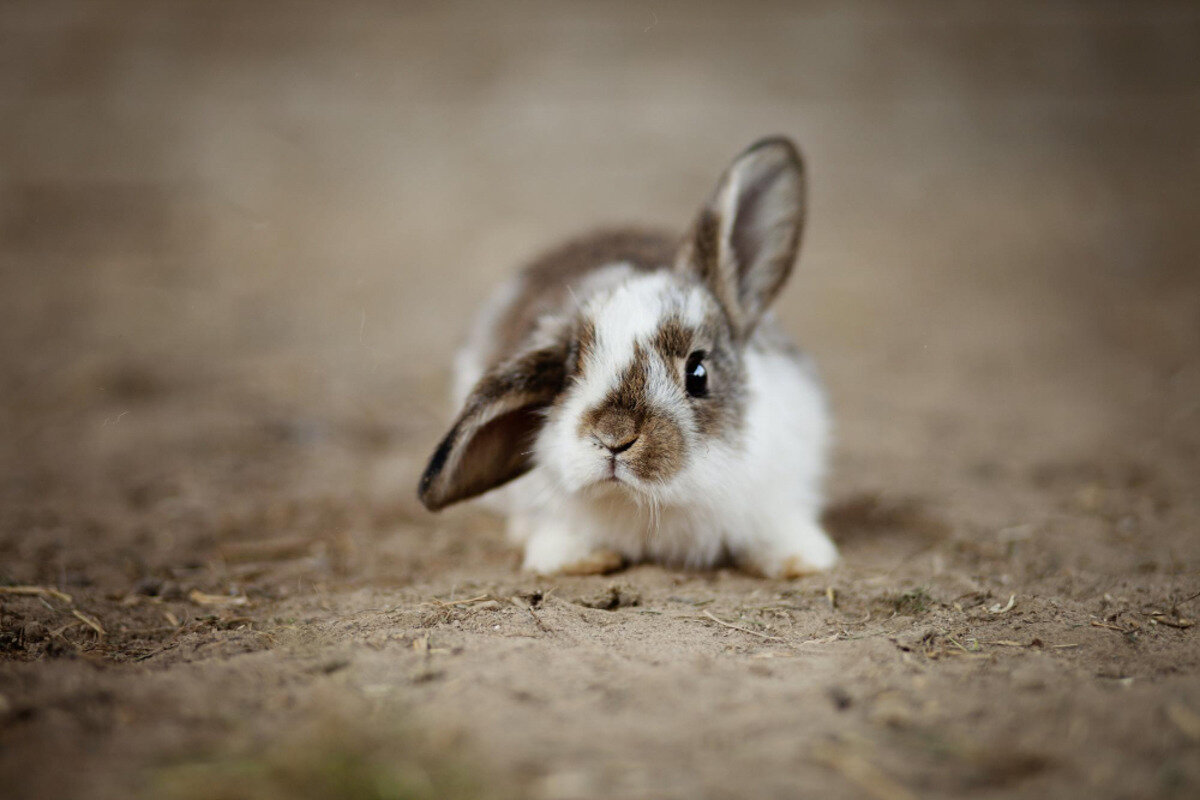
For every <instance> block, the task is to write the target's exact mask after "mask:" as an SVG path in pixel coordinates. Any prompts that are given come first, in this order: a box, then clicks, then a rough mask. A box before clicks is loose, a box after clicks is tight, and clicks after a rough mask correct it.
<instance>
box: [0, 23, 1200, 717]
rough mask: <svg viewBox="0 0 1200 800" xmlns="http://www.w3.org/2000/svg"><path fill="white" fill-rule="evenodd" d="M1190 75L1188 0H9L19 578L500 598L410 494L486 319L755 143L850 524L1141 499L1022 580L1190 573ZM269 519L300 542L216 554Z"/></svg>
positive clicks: (1193, 158) (6, 239)
mask: <svg viewBox="0 0 1200 800" xmlns="http://www.w3.org/2000/svg"><path fill="white" fill-rule="evenodd" d="M1198 55H1200V6H1197V5H1196V4H1195V3H1192V2H1157V1H1149V2H1138V3H1123V2H1097V1H1093V0H1089V1H1087V2H1082V1H1081V2H1005V3H984V2H944V3H926V2H900V3H894V2H869V1H865V0H864V1H863V2H813V3H769V2H764V3H754V4H715V3H675V2H643V3H637V4H620V3H551V2H545V3H543V2H520V3H509V4H487V3H460V2H383V1H382V0H380V1H378V2H367V1H365V0H348V1H347V2H338V3H321V2H315V1H314V2H300V1H297V2H283V1H282V0H281V1H279V2H267V1H266V0H264V1H262V2H232V1H230V2H225V1H223V0H197V1H196V2H182V1H180V0H154V1H153V2H151V1H149V0H147V1H146V2H139V1H137V0H111V1H106V0H39V1H38V2H16V1H15V0H9V1H8V2H4V3H2V4H0V441H3V447H0V452H3V455H2V456H0V479H2V481H0V505H2V506H3V511H0V579H3V581H5V582H8V583H17V584H42V583H44V584H53V585H56V586H59V587H61V588H64V589H66V590H68V591H75V592H84V593H85V594H86V593H88V592H91V593H93V594H94V595H95V596H96V597H118V596H121V595H122V593H124V592H128V591H131V587H142V588H141V589H139V590H138V591H142V590H145V591H143V593H144V594H145V593H148V592H151V590H153V592H157V591H159V589H158V588H155V587H161V586H162V585H176V584H177V585H181V586H182V587H183V590H190V589H191V588H192V587H200V588H202V589H203V590H204V591H210V592H216V591H234V592H235V593H236V592H238V591H249V592H250V594H251V596H252V597H254V596H255V594H254V592H255V591H258V592H259V596H261V597H263V598H286V597H289V596H293V595H296V594H303V593H304V592H303V590H302V588H301V583H300V580H299V578H296V574H298V573H299V574H302V575H305V576H308V577H309V578H312V579H313V580H316V581H318V582H321V581H324V582H325V583H324V584H323V585H326V586H332V587H333V588H332V589H331V590H330V591H331V592H335V593H336V591H339V590H349V589H351V588H354V587H360V586H366V585H370V586H376V587H385V588H389V587H403V586H407V585H409V584H410V583H411V582H412V581H415V580H419V579H424V578H427V577H428V576H429V575H431V574H433V575H439V576H443V577H445V576H458V575H460V573H458V572H454V570H466V571H467V572H470V570H472V569H475V570H476V573H477V574H478V570H479V569H487V570H494V571H495V573H494V574H499V575H506V576H507V575H510V574H511V563H510V560H509V559H510V556H511V554H510V552H509V551H508V550H507V549H506V547H505V545H504V544H503V542H502V540H501V538H500V536H499V534H498V528H497V527H496V526H495V525H494V523H487V522H479V521H478V520H476V518H475V517H473V516H469V515H465V514H458V512H454V513H452V514H451V515H450V516H449V517H438V518H431V517H429V516H428V515H424V513H423V512H421V511H420V510H419V509H417V507H416V505H415V501H414V499H413V497H412V494H413V490H414V486H415V478H416V475H417V472H418V470H419V468H420V466H421V464H422V462H423V461H424V459H425V458H426V456H427V455H428V452H429V451H430V450H431V448H432V445H433V443H434V442H435V441H436V439H437V437H438V436H439V434H440V433H441V428H442V426H443V424H444V423H445V422H446V420H447V419H448V418H449V417H450V416H451V414H452V413H453V409H450V408H448V407H447V405H446V403H445V400H444V397H445V393H446V390H447V385H446V383H447V377H448V367H449V364H450V359H451V356H452V353H453V350H454V348H455V346H456V345H457V343H458V341H459V339H460V337H461V336H462V335H464V334H465V332H466V328H467V325H468V322H469V319H470V315H471V314H472V313H473V310H474V309H475V308H476V307H477V305H478V304H479V303H480V302H481V301H482V300H483V298H484V297H485V296H486V295H487V293H488V292H489V291H490V289H491V288H492V287H493V285H494V284H495V283H497V282H498V281H500V280H502V279H503V278H504V277H505V276H507V275H509V274H510V273H511V272H512V271H513V270H514V269H515V268H516V267H517V266H518V265H520V264H521V263H522V262H523V261H525V260H527V259H528V258H530V257H531V256H532V255H534V254H536V253H537V252H538V251H539V250H540V249H542V248H544V247H547V246H549V245H551V244H553V243H555V242H556V241H557V240H559V239H560V238H562V237H564V236H567V235H570V234H573V233H576V232H578V231H580V230H583V229H586V228H588V227H591V226H594V225H599V224H606V223H621V222H634V223H639V224H643V225H661V226H667V227H670V228H673V229H676V230H682V228H683V227H684V226H685V225H686V224H687V223H688V222H689V221H690V220H691V218H692V215H693V214H694V213H695V211H696V209H697V208H698V205H699V203H700V202H701V201H702V199H703V198H704V197H705V196H706V194H707V193H708V192H709V191H710V189H711V187H712V185H713V182H714V181H715V179H716V177H717V175H718V174H719V173H720V171H721V170H722V169H724V167H725V165H726V164H727V163H728V161H729V160H730V159H731V158H732V157H733V156H734V155H735V154H736V153H737V152H738V151H740V150H741V149H742V148H744V147H745V146H747V145H748V144H749V143H751V142H752V141H754V140H756V139H758V138H759V137H761V136H764V135H767V134H775V133H782V134H786V135H788V136H790V137H792V138H793V139H794V140H795V141H796V142H797V143H798V144H799V145H800V147H801V149H802V150H803V151H804V154H805V157H806V160H807V164H808V168H809V175H810V184H809V187H810V198H811V213H810V216H809V219H808V227H807V231H806V235H805V241H804V244H803V247H802V252H801V257H800V264H799V267H798V269H797V270H796V272H795V274H794V278H793V280H792V282H791V284H790V285H789V287H788V289H787V291H786V293H785V295H784V297H783V299H782V301H781V303H780V307H779V312H780V316H781V318H782V320H783V322H784V324H785V326H786V327H787V328H788V329H789V330H791V331H792V332H793V333H795V334H796V335H797V336H798V337H799V339H800V340H801V341H802V342H803V344H804V345H805V347H806V349H808V350H809V351H810V352H812V353H813V354H814V355H815V357H816V359H817V362H818V364H819V365H820V367H821V370H822V373H823V375H824V378H825V380H826V382H827V384H828V386H829V390H830V393H831V396H832V398H833V408H834V414H835V416H836V418H837V421H838V435H839V447H838V451H837V454H836V457H835V469H834V473H833V477H832V483H831V494H832V496H833V498H834V500H835V502H844V501H846V500H847V499H851V500H852V499H853V498H856V497H862V496H864V493H866V494H870V493H872V492H885V493H892V494H893V495H894V496H898V497H921V498H925V499H926V500H927V501H928V502H930V503H931V504H932V506H933V507H934V508H935V510H936V513H937V516H938V519H939V520H941V522H939V525H944V526H946V528H947V529H949V530H953V531H955V534H954V535H955V536H958V537H960V538H962V539H964V540H971V539H972V537H976V536H981V535H982V534H981V533H980V532H981V531H989V530H995V529H997V528H1003V527H1005V526H1011V525H1014V524H1019V523H1024V522H1026V521H1027V519H1028V518H1029V516H1028V515H1032V516H1036V517H1038V518H1042V517H1046V516H1053V515H1055V514H1060V513H1061V512H1062V509H1063V508H1067V507H1070V508H1075V507H1076V506H1075V505H1072V504H1075V503H1077V502H1081V503H1083V504H1084V506H1087V505H1088V504H1089V503H1090V504H1092V505H1091V507H1093V508H1095V507H1098V506H1097V505H1096V504H1100V506H1104V504H1105V503H1106V502H1108V500H1106V499H1105V498H1106V497H1108V495H1104V494H1103V491H1107V487H1110V486H1118V485H1119V486H1120V487H1125V488H1122V491H1126V489H1128V491H1134V488H1135V489H1137V491H1139V492H1143V494H1145V491H1144V490H1145V487H1147V486H1149V487H1151V488H1152V489H1153V491H1149V492H1148V494H1145V496H1146V497H1149V499H1144V498H1143V499H1137V500H1136V502H1134V501H1133V500H1130V503H1133V505H1131V506H1130V508H1132V509H1133V510H1132V511H1129V513H1128V514H1126V513H1125V512H1122V514H1124V516H1122V517H1121V518H1122V519H1124V518H1126V517H1129V518H1133V519H1135V521H1136V526H1135V530H1134V532H1132V533H1131V530H1133V529H1129V528H1128V527H1127V528H1125V529H1122V530H1123V533H1120V535H1117V534H1113V537H1116V538H1113V537H1109V534H1108V533H1105V534H1104V535H1103V536H1100V535H1099V534H1097V536H1096V537H1093V538H1084V539H1079V538H1078V535H1079V534H1078V530H1077V529H1067V530H1066V531H1065V532H1063V533H1061V534H1057V533H1054V532H1053V531H1051V532H1049V533H1047V534H1046V537H1045V540H1044V541H1043V542H1042V543H1041V544H1040V546H1039V549H1038V550H1037V552H1036V553H1035V554H1034V555H1031V556H1030V561H1029V564H1027V566H1028V568H1029V572H1028V575H1034V576H1037V577H1044V576H1045V575H1048V574H1051V573H1055V571H1056V570H1063V569H1078V570H1085V571H1086V570H1092V571H1093V573H1106V574H1125V573H1128V574H1134V572H1135V571H1137V570H1141V573H1142V574H1144V573H1146V569H1147V568H1146V564H1150V565H1151V566H1150V567H1149V570H1150V572H1153V571H1154V570H1156V569H1167V568H1168V567H1169V568H1171V569H1177V570H1184V571H1185V572H1186V570H1188V569H1190V570H1192V572H1191V573H1187V574H1194V570H1195V565H1196V563H1197V561H1196V559H1197V556H1198V548H1200V544H1198V543H1197V537H1196V536H1195V533H1194V531H1195V524H1196V522H1197V520H1198V519H1200V507H1198V505H1197V503H1198V501H1197V500H1196V498H1195V497H1194V490H1195V487H1196V486H1197V485H1200V469H1198V466H1197V465H1198V463H1200V433H1198V431H1200V400H1198V398H1200V355H1198V350H1197V345H1198V344H1200V268H1198V266H1197V264H1198V258H1200V225H1198V224H1197V213H1198V210H1200V207H1198V205H1197V197H1198V196H1200V66H1198V65H1200V60H1198ZM1095 487H1101V488H1100V489H1096V488H1095ZM1128 487H1134V488H1128ZM1146 491H1148V490H1146ZM1081 492H1082V495H1081V494H1080V493H1081ZM1089 492H1091V494H1088V493H1089ZM1097 492H1101V494H1097ZM1080 497H1082V500H1080ZM1139 498H1142V495H1139ZM1138 503H1141V505H1138ZM1031 509H1032V510H1031ZM455 514H458V515H457V516H456V515H455ZM1114 519H1115V517H1114ZM1097 524H1099V523H1097ZM1105 524H1107V523H1105ZM472 526H474V527H472ZM1087 530H1091V529H1090V528H1089V529H1087ZM1097 530H1099V528H1097ZM1105 530H1106V531H1107V530H1108V528H1105ZM447 531H451V533H447ZM453 531H458V533H453ZM472 531H476V532H478V531H483V533H479V534H478V536H476V534H475V533H472ZM835 532H836V531H835ZM431 533H438V534H439V535H431ZM276 535H279V536H297V535H299V536H300V537H301V539H300V547H301V550H302V551H303V552H304V553H310V552H315V553H317V557H315V558H316V560H315V561H302V562H295V563H294V564H292V563H291V562H289V566H287V567H286V568H284V567H278V568H276V569H274V571H267V572H256V573H255V572H253V571H243V572H237V571H236V570H233V571H230V569H229V568H228V565H227V564H226V562H225V561H221V562H220V564H219V565H218V566H217V567H214V566H213V562H211V561H210V560H209V556H210V554H211V553H212V552H213V549H214V548H218V547H220V546H222V545H224V544H227V543H229V542H234V543H236V542H238V541H241V540H242V539H245V538H252V539H253V538H261V537H272V536H276ZM304 536H309V537H310V539H304V538H303V537H304ZM1105 537H1108V538H1105ZM1122 537H1123V538H1122ZM314 540H315V541H318V542H319V544H320V549H319V550H316V551H310V550H308V549H305V548H308V547H309V545H310V544H311V542H312V541H314ZM272 541H275V540H274V539H273V540H272ZM276 544H278V542H276ZM857 546H858V547H859V548H860V549H859V550H855V549H854V547H855V545H851V550H850V551H849V552H850V553H851V554H852V555H854V556H855V559H852V560H856V561H857V563H859V564H867V565H871V564H874V565H875V566H880V567H881V565H885V564H887V563H890V562H888V561H887V559H888V558H889V557H890V556H889V553H890V552H891V551H890V550H888V549H887V545H880V547H881V548H882V549H879V550H872V549H870V548H871V547H873V546H874V545H870V544H866V543H863V544H860V545H857ZM481 552H482V553H483V555H479V554H480V553H481ZM948 552H949V551H948ZM955 552H960V551H955ZM972 552H974V551H972ZM960 554H961V553H960ZM952 557H957V556H952ZM964 558H966V557H965V556H964ZM972 558H974V556H972ZM464 559H466V560H465V561H464ZM471 559H476V560H475V561H472V560H471ZM479 559H483V561H479ZM872 559H876V561H874V562H872ZM968 562H969V563H964V564H960V565H959V566H961V567H962V568H963V569H964V570H966V571H967V572H970V571H971V569H976V568H978V562H970V561H969V559H968ZM480 564H483V566H482V567H481V566H480ZM1164 565H1165V566H1164ZM1172 565H1173V566H1172ZM1006 568H1007V567H1006ZM988 569H989V568H978V569H977V570H976V571H977V572H983V573H986V572H987V571H988ZM1013 569H1016V568H1013ZM289 570H292V571H289ZM439 570H441V571H439ZM446 570H449V571H446ZM1013 574H1015V575H1017V576H1018V577H1017V580H1021V577H1020V576H1021V575H1023V574H1026V573H1021V572H1020V570H1019V569H1018V570H1017V571H1016V572H1014V573H1013ZM314 575H315V576H316V577H313V576H314ZM293 579H294V580H293ZM446 580H447V581H450V580H451V578H450V577H446ZM453 580H457V577H454V578H453ZM147 581H149V582H150V583H146V582H147ZM155 581H157V582H158V583H154V582H155ZM229 581H233V582H234V583H233V586H234V588H233V589H232V590H231V589H229V586H230V583H229ZM164 582H165V584H164ZM72 587H74V588H72ZM147 587H149V589H147ZM247 587H248V588H247ZM1064 591H1065V590H1064ZM1067 594H1070V592H1069V591H1068V592H1067ZM1000 599H1001V600H1003V599H1004V598H1003V597H1001V598H1000ZM111 613H113V614H116V613H117V612H116V611H112V612H111ZM109 641H110V643H111V642H112V641H113V640H112V639H110V640H109ZM130 641H133V639H130ZM147 647H149V646H148V645H147ZM110 655H111V653H110ZM31 680H32V678H31ZM47 735H49V734H47Z"/></svg>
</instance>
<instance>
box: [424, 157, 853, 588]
mask: <svg viewBox="0 0 1200 800" xmlns="http://www.w3.org/2000/svg"><path fill="white" fill-rule="evenodd" d="M739 168H740V171H739ZM802 189H803V179H802V173H801V172H800V166H799V161H798V157H797V156H796V155H795V151H794V150H793V149H792V148H791V146H790V145H789V144H787V143H786V142H782V141H781V140H772V141H770V142H766V143H763V144H761V145H759V146H757V147H756V148H752V149H751V150H750V151H748V152H747V154H746V155H744V156H743V157H742V158H741V159H739V161H738V162H736V163H735V165H734V167H733V168H731V170H730V172H729V173H727V175H726V177H725V179H724V180H723V183H722V185H721V186H720V187H719V188H718V193H717V195H716V196H714V198H713V200H712V201H710V203H709V205H708V206H707V207H706V209H705V210H704V211H702V214H701V217H700V219H699V220H698V221H697V224H696V226H695V227H694V229H693V231H692V232H691V234H690V236H689V237H686V238H685V239H684V240H683V244H682V245H679V244H678V240H675V239H672V238H671V237H668V236H663V235H659V234H653V233H646V232H640V231H632V230H630V231H608V232H602V233H597V234H594V235H592V236H588V237H584V238H581V239H577V240H575V241H573V242H571V243H569V244H567V245H565V246H563V247H561V248H559V249H557V250H555V251H552V252H550V253H548V254H547V255H545V256H544V257H543V258H541V259H539V260H538V261H536V262H534V263H533V264H532V265H530V266H529V267H528V268H527V269H526V270H524V271H523V272H522V273H521V274H520V275H518V276H517V278H515V279H514V280H513V281H512V282H511V283H510V284H508V285H506V286H504V287H501V289H500V290H499V291H498V292H497V293H496V295H495V296H494V297H493V299H492V301H491V302H490V303H489V304H488V306H487V307H486V308H485V310H484V312H483V314H482V315H481V316H480V318H479V320H478V322H477V324H476V326H475V328H474V329H473V331H472V334H471V336H470V338H469V340H468V343H467V345H466V346H465V347H464V348H463V350H462V351H461V352H460V354H459V357H458V360H457V362H456V371H455V372H456V374H455V392H454V394H455V400H456V401H457V402H460V403H461V404H462V407H463V412H462V413H461V414H460V417H459V420H458V421H457V422H456V424H455V426H454V428H453V429H452V430H451V431H450V433H449V434H448V435H447V437H446V439H445V440H444V441H443V443H442V445H441V446H440V447H439V448H438V451H437V452H436V453H435V454H434V457H433V459H432V460H431V462H430V466H429V468H428V470H427V471H426V475H425V476H424V478H423V479H422V485H421V491H420V493H421V497H422V499H423V500H424V501H425V502H426V504H427V505H429V506H430V507H431V508H433V509H437V508H440V507H442V506H444V505H447V504H449V503H452V502H456V501H457V500H460V499H465V498H467V497H471V496H474V495H477V494H480V493H482V492H485V491H487V490H489V489H492V488H494V487H497V486H499V485H501V484H503V483H506V482H507V481H510V480H513V479H514V478H519V479H518V480H515V481H513V482H512V483H511V484H509V485H507V486H505V487H504V488H503V489H501V490H499V491H498V492H496V493H495V495H494V497H495V500H496V504H495V505H496V506H497V507H498V508H499V509H500V510H502V511H503V512H504V513H506V514H507V515H508V519H509V530H510V533H511V534H512V535H513V537H514V538H515V539H517V540H518V541H521V542H523V543H524V546H525V561H524V564H525V567H526V568H527V569H531V570H534V571H537V572H540V573H553V572H597V571H604V570H607V569H610V568H613V567H615V566H618V565H619V564H620V563H621V562H622V561H640V560H654V561H661V562H665V563H671V564H679V565H686V566H696V567H699V566H709V565H712V564H714V563H716V562H717V561H719V560H721V559H723V558H726V557H729V558H732V559H733V560H734V561H735V562H737V563H739V564H741V565H742V566H744V567H746V568H749V569H751V570H753V571H756V572H759V573H762V574H766V575H771V576H779V575H796V574H801V573H804V572H810V571H813V570H819V569H825V568H827V567H829V566H831V565H832V564H833V563H834V562H835V561H836V559H837V551H836V548H835V547H834V545H833V544H832V542H830V541H829V539H828V538H827V537H826V535H825V534H824V532H823V531H822V530H821V528H820V524H819V521H818V519H819V513H820V504H821V491H820V483H821V477H822V474H823V472H824V465H825V460H826V449H827V440H828V428H829V423H828V419H827V415H826V409H825V403H824V399H823V396H822V393H821V391H820V387H819V384H818V382H817V381H816V378H815V376H814V374H813V371H812V369H811V366H810V365H809V364H808V362H807V361H806V359H805V358H804V357H803V356H801V355H800V353H799V351H798V350H797V349H796V348H795V347H794V346H793V345H792V344H791V343H790V342H789V341H788V340H787V338H786V337H785V336H783V335H782V333H781V332H780V331H779V330H778V328H776V327H775V326H774V324H773V322H772V320H771V319H770V318H769V315H768V314H766V307H767V305H768V304H769V302H770V300H771V299H773V297H774V295H775V293H776V292H777V291H778V289H779V288H780V287H781V286H782V284H783V282H784V280H785V279H786V277H787V273H788V272H789V271H790V268H791V262H792V260H793V259H794V254H795V248H796V245H797V243H798V238H799V225H800V220H801V219H802V215H801V213H800V203H801V201H802V196H803V194H802ZM721 215H724V218H722V216H721ZM739 225H740V226H742V228H744V230H742V229H739V227H738V226H739Z"/></svg>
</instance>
